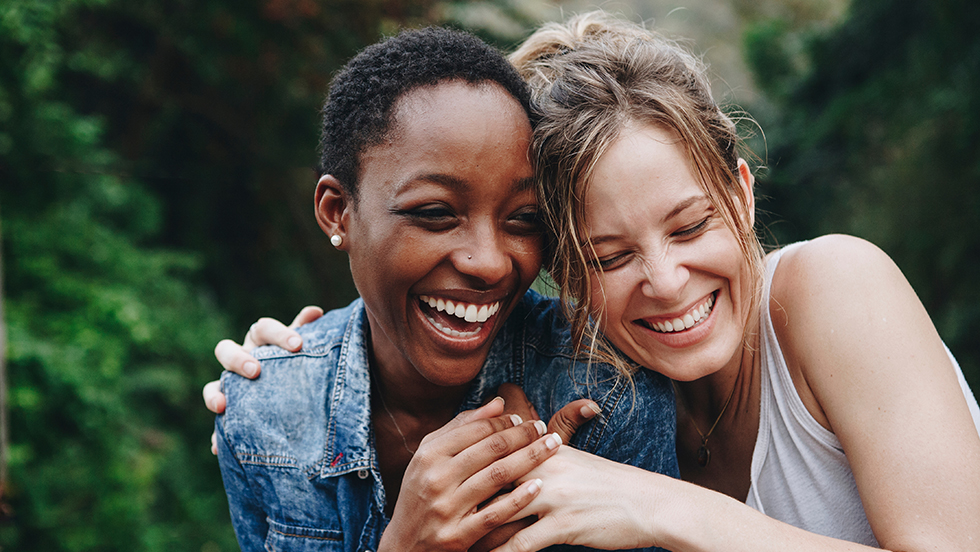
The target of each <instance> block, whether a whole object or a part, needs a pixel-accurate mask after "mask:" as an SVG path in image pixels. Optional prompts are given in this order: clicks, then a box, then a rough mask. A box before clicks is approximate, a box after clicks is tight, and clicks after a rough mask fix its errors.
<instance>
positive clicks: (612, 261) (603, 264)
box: [589, 215, 711, 270]
mask: <svg viewBox="0 0 980 552" xmlns="http://www.w3.org/2000/svg"><path fill="white" fill-rule="evenodd" d="M709 221H711V216H710V215H709V216H707V217H704V219H703V220H702V221H701V222H699V223H697V224H695V225H694V226H689V227H687V228H684V229H682V230H678V231H677V232H674V233H673V234H672V235H673V236H675V237H678V238H690V237H693V236H696V235H697V234H700V233H701V232H702V231H704V229H705V228H707V227H708V222H709ZM630 254H631V253H630V252H625V253H620V254H618V255H616V256H614V257H610V258H608V259H591V260H590V261H589V264H590V265H592V267H593V268H597V269H601V270H612V269H614V268H619V266H618V264H622V263H621V261H623V260H624V259H625V258H626V257H628V256H629V255H630ZM617 263H618V264H617Z"/></svg>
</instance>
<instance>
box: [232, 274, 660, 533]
mask: <svg viewBox="0 0 980 552" xmlns="http://www.w3.org/2000/svg"><path fill="white" fill-rule="evenodd" d="M366 329H367V318H366V316H365V313H364V306H363V303H362V302H361V301H360V300H357V301H354V302H353V303H352V304H351V305H350V306H348V307H346V308H344V309H339V310H335V311H331V312H329V313H327V314H326V315H324V316H323V317H322V318H320V319H319V320H317V321H315V322H313V323H311V324H308V325H306V326H303V327H302V328H300V330H299V332H300V334H301V335H303V339H304V344H303V350H302V351H300V352H299V353H289V352H287V351H284V350H282V349H279V348H277V347H262V348H259V349H256V350H255V351H254V352H253V355H254V356H255V357H256V358H258V359H259V360H260V361H261V362H262V375H261V377H259V378H258V379H256V380H248V379H245V378H241V377H239V376H237V375H235V374H231V373H226V374H224V375H223V376H222V385H223V388H224V393H225V395H226V397H227V399H228V407H227V409H226V411H225V414H223V415H220V416H218V417H217V420H216V423H215V427H216V431H217V435H218V460H219V463H220V465H221V475H222V477H223V479H224V483H225V490H226V492H227V495H228V503H229V506H230V510H231V518H232V523H233V524H234V527H235V532H236V534H237V536H238V542H239V544H240V545H241V547H242V550H246V551H251V550H262V549H264V548H265V549H268V550H338V551H340V550H342V551H350V552H353V551H358V552H361V551H373V550H376V549H377V545H378V542H379V540H380V538H381V533H382V531H384V528H385V526H386V525H387V523H388V519H387V516H386V515H385V514H384V512H383V508H384V504H385V490H384V486H383V484H382V481H381V475H380V473H379V472H378V468H377V462H376V460H375V448H374V436H373V433H372V427H371V412H370V405H371V400H370V398H371V387H370V379H369V378H370V372H369V370H368V351H367V342H366V339H365V331H366ZM504 382H513V383H516V384H518V385H520V386H521V387H522V388H523V389H524V391H525V393H527V395H528V398H529V399H530V400H531V402H532V403H533V404H534V406H535V408H537V410H538V413H539V414H540V415H541V417H542V418H543V419H545V420H547V419H549V418H550V417H551V415H552V414H553V413H554V412H555V411H556V410H557V409H559V408H560V407H562V406H563V405H565V404H567V403H568V402H570V401H572V400H575V399H578V398H582V397H590V398H592V399H593V400H595V401H596V402H598V403H599V405H600V406H601V407H602V414H601V415H600V416H598V417H597V418H596V419H594V420H592V421H590V422H589V423H588V424H586V425H585V426H583V427H582V428H581V429H579V431H578V432H577V433H576V435H575V437H574V438H573V439H572V441H571V443H570V444H571V445H573V446H575V447H577V448H580V449H582V450H585V451H588V452H591V453H594V454H598V455H601V456H604V457H606V458H609V459H612V460H615V461H618V462H623V463H627V464H632V465H634V466H639V467H641V468H644V469H647V470H651V471H657V472H660V473H665V474H668V475H671V476H674V477H677V476H678V468H677V459H676V456H675V450H674V434H675V425H676V418H675V412H674V397H673V392H672V389H671V386H670V383H669V380H667V379H666V378H664V377H662V376H659V375H657V374H654V373H653V372H651V371H649V370H640V371H638V372H637V374H636V376H635V378H634V382H635V389H634V387H632V386H631V385H630V384H629V382H628V381H624V380H622V379H618V378H616V377H615V375H614V374H613V373H612V371H611V369H609V368H608V367H606V366H604V365H598V366H596V365H593V366H592V367H591V368H587V367H586V366H585V365H584V364H583V363H581V362H580V363H574V362H572V361H571V348H570V337H569V332H568V327H567V322H565V320H564V318H563V317H562V315H561V313H560V312H559V308H558V305H557V304H556V303H555V302H554V301H553V300H550V299H546V298H544V297H542V296H541V295H538V294H536V293H534V292H528V294H527V295H526V296H525V297H524V298H523V300H522V301H521V303H520V304H519V305H518V306H517V307H516V308H515V310H514V312H513V313H512V314H511V316H510V318H509V320H508V321H507V323H506V324H505V325H504V327H503V328H502V329H501V331H500V333H499V334H498V336H497V338H496V340H495V342H494V344H493V346H492V348H491V352H490V354H489V356H488V359H487V361H486V364H485V365H484V367H483V370H482V371H481V372H480V374H479V376H478V377H477V379H476V380H475V381H474V382H473V384H472V386H471V388H470V391H469V394H468V396H467V398H466V400H465V401H464V403H463V404H462V406H461V410H468V409H472V408H476V407H478V406H479V405H481V404H483V402H484V401H486V400H487V399H489V398H492V397H493V396H494V393H495V391H496V389H497V387H498V386H499V385H500V384H502V383H504ZM587 382H588V385H586V383H587ZM565 548H571V547H565Z"/></svg>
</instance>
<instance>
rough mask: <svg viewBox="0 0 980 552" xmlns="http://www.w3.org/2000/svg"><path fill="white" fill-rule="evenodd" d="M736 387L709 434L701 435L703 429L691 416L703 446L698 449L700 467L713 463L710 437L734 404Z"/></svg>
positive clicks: (675, 386)
mask: <svg viewBox="0 0 980 552" xmlns="http://www.w3.org/2000/svg"><path fill="white" fill-rule="evenodd" d="M736 387H738V385H737V382H736V384H733V385H732V392H731V393H729V394H728V400H726V401H725V406H723V407H721V412H720V413H719V414H718V418H716V419H715V423H713V424H711V429H709V430H708V432H707V433H701V428H699V427H698V424H697V422H695V421H694V417H693V416H691V425H693V426H694V429H695V430H696V431H697V432H698V435H700V436H701V446H700V447H698V465H699V466H701V467H702V468H704V467H707V466H708V462H710V461H711V451H710V450H708V437H711V432H713V431H714V430H715V428H716V427H718V422H720V421H721V417H722V416H724V415H725V410H727V409H728V405H729V403H731V402H732V397H734V396H735V388H736ZM674 392H675V393H676V392H677V384H676V383H675V384H674Z"/></svg>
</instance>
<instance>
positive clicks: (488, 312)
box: [419, 295, 500, 337]
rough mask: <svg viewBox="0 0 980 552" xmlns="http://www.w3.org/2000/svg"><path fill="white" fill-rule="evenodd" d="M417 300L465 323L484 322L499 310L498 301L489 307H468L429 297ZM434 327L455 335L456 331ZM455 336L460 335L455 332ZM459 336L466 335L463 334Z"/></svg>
mask: <svg viewBox="0 0 980 552" xmlns="http://www.w3.org/2000/svg"><path fill="white" fill-rule="evenodd" d="M419 300H420V301H422V302H423V303H425V304H427V305H429V307H431V308H433V309H435V310H436V311H437V312H445V313H446V314H450V315H452V316H455V317H456V318H461V319H463V320H465V321H467V322H479V323H483V322H486V321H487V320H488V319H489V318H490V317H491V316H493V315H494V314H496V313H497V311H498V310H500V302H499V301H498V302H496V303H492V304H489V305H468V304H464V303H453V302H452V301H447V300H444V299H436V298H435V297H430V296H428V295H419ZM436 326H437V327H438V328H439V329H440V330H442V331H443V332H445V333H446V334H448V335H455V334H453V333H452V332H456V330H452V329H450V328H443V327H441V326H439V325H438V324H437V325H436ZM456 334H460V332H456ZM460 335H468V334H467V333H466V332H463V333H462V334H460ZM457 337H458V336H457Z"/></svg>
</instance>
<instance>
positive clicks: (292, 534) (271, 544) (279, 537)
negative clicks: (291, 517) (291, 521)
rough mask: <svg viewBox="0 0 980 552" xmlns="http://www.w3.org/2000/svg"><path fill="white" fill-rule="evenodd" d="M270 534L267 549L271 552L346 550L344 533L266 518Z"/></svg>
mask: <svg viewBox="0 0 980 552" xmlns="http://www.w3.org/2000/svg"><path fill="white" fill-rule="evenodd" d="M266 522H267V523H268V524H269V533H268V534H267V535H266V538H265V549H266V550H269V551H270V552H273V551H275V552H278V551H289V552H307V551H308V552H318V551H330V550H343V549H344V533H343V532H342V531H338V530H335V529H317V528H315V527H302V526H298V525H287V524H285V523H279V522H278V521H275V520H273V519H272V518H266Z"/></svg>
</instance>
